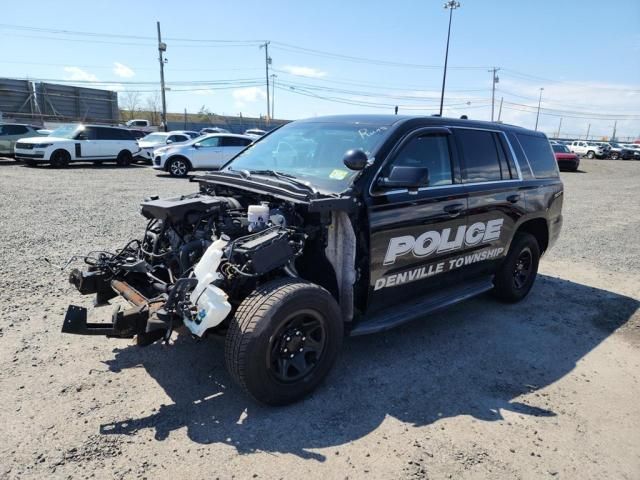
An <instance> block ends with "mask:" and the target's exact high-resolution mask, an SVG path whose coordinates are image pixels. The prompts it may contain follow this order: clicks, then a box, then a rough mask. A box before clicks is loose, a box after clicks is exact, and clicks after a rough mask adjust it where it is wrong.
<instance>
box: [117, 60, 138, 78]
mask: <svg viewBox="0 0 640 480" xmlns="http://www.w3.org/2000/svg"><path fill="white" fill-rule="evenodd" d="M113 73H115V74H116V75H117V76H119V77H121V78H131V77H133V76H135V74H136V72H134V71H133V70H132V69H131V68H129V67H127V66H126V65H124V64H122V63H120V62H113Z"/></svg>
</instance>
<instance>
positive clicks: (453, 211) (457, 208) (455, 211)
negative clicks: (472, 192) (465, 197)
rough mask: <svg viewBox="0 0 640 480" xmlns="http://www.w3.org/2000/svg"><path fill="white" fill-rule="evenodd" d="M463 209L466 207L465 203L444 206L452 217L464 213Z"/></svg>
mask: <svg viewBox="0 0 640 480" xmlns="http://www.w3.org/2000/svg"><path fill="white" fill-rule="evenodd" d="M463 209H464V204H463V203H453V204H451V205H447V206H446V207H444V209H443V210H444V211H445V212H447V213H448V214H449V216H450V217H457V216H458V215H460V213H462V210H463Z"/></svg>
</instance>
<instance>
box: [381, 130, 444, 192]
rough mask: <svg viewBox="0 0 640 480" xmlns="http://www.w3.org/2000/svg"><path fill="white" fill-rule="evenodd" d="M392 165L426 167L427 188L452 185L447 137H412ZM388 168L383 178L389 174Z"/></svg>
mask: <svg viewBox="0 0 640 480" xmlns="http://www.w3.org/2000/svg"><path fill="white" fill-rule="evenodd" d="M392 165H393V166H395V165H399V166H403V167H427V168H428V169H429V186H438V185H450V184H452V183H453V175H452V173H451V157H450V155H449V140H448V136H447V135H423V136H416V137H413V138H412V139H411V140H409V142H408V143H407V144H405V145H404V146H403V147H402V150H400V152H399V153H398V155H397V156H396V157H395V159H394V160H393V163H392ZM390 168H391V167H389V169H388V170H387V171H386V172H385V173H384V174H385V176H386V175H388V174H389V171H390Z"/></svg>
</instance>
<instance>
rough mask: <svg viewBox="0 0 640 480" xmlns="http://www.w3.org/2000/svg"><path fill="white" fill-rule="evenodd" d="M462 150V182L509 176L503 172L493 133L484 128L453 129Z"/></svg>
mask: <svg viewBox="0 0 640 480" xmlns="http://www.w3.org/2000/svg"><path fill="white" fill-rule="evenodd" d="M455 135H456V138H457V140H458V145H459V146H460V150H461V151H462V155H463V158H464V165H463V168H462V181H463V182H464V183H478V182H493V181H499V180H502V179H503V178H505V179H508V178H510V177H509V175H508V173H507V172H504V177H503V171H502V170H503V165H502V164H501V161H500V155H499V153H498V145H497V144H496V138H495V134H494V133H493V132H489V131H486V130H471V129H455Z"/></svg>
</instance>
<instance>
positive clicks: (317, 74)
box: [282, 65, 327, 78]
mask: <svg viewBox="0 0 640 480" xmlns="http://www.w3.org/2000/svg"><path fill="white" fill-rule="evenodd" d="M282 69H283V70H284V71H285V72H288V73H290V74H291V75H297V76H299V77H309V78H322V77H326V76H327V72H323V71H322V70H318V69H317V68H312V67H300V66H296V65H285V66H284V67H282Z"/></svg>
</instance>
